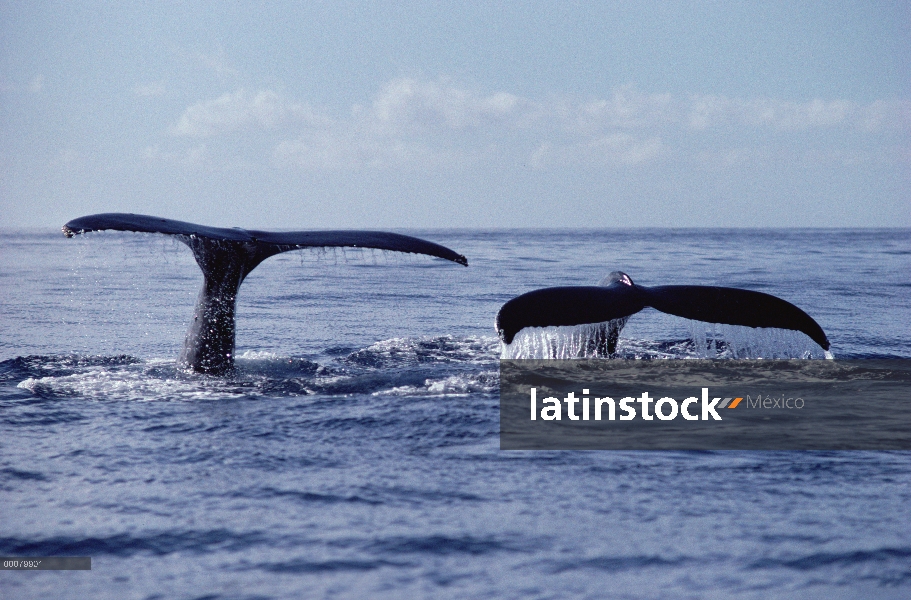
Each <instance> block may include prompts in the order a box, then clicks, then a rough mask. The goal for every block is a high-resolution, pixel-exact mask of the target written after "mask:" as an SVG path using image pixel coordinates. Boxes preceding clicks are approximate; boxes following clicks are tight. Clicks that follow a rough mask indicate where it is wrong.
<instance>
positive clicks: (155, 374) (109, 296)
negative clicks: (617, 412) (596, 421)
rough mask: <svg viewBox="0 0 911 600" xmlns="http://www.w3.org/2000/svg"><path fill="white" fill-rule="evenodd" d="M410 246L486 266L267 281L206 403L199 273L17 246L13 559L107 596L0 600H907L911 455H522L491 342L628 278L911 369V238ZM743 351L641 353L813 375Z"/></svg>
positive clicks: (9, 310)
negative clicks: (802, 323)
mask: <svg viewBox="0 0 911 600" xmlns="http://www.w3.org/2000/svg"><path fill="white" fill-rule="evenodd" d="M405 233H411V234H413V235H419V236H422V237H425V238H427V239H430V240H433V241H436V242H439V243H442V244H444V245H447V246H449V247H451V248H453V249H454V250H456V251H458V252H460V253H462V254H465V255H466V256H467V257H468V259H469V262H470V265H471V266H470V267H469V268H467V269H466V268H464V267H460V266H458V265H455V264H452V263H447V262H445V261H440V260H435V259H430V258H426V257H414V256H403V255H396V254H392V253H383V252H372V251H355V250H348V251H340V250H336V251H316V250H309V251H302V252H292V253H286V254H282V255H279V256H276V257H273V258H271V259H269V260H268V261H266V262H265V263H263V264H262V265H260V266H259V267H258V268H257V269H256V270H255V271H254V272H253V273H252V274H251V275H250V276H249V277H248V279H247V281H246V282H245V284H244V286H243V287H242V288H241V293H240V297H239V301H238V311H237V312H238V331H237V352H238V355H239V359H238V361H237V372H236V373H235V374H234V375H233V376H231V377H227V378H212V377H207V376H201V375H189V374H185V373H182V372H180V371H178V370H177V369H176V368H175V359H176V357H177V355H178V354H179V352H180V347H181V344H182V341H183V336H184V333H185V331H186V328H187V325H188V323H189V319H190V317H191V314H192V308H193V303H194V301H195V298H196V294H197V292H198V287H199V284H200V282H201V275H200V273H199V270H198V268H197V267H196V265H195V263H194V261H193V258H192V255H191V254H190V252H189V250H188V249H186V248H185V247H183V246H182V245H181V244H179V243H178V242H175V241H173V240H171V239H169V238H167V237H166V236H159V235H138V234H116V233H99V234H90V235H86V236H79V237H77V238H74V239H65V238H64V237H63V236H62V235H61V234H60V233H59V232H55V231H24V230H4V231H3V232H2V236H0V555H32V556H40V555H71V556H91V557H92V570H91V571H42V572H21V571H0V597H3V598H39V597H40V598H118V599H121V598H148V599H151V598H245V599H252V598H302V597H313V598H411V597H416V598H425V597H426V598H566V597H574V598H603V597H613V598H666V597H683V598H689V597H692V598H732V597H739V598H827V599H832V598H859V597H871V598H872V597H877V598H907V597H911V455H909V454H908V453H905V452H732V451H729V452H616V451H612V452H598V451H590V452H556V451H554V452H523V451H501V450H499V439H498V428H499V413H498V409H499V405H498V371H497V368H498V358H499V357H500V356H501V354H503V355H508V354H509V352H510V351H511V350H510V349H508V348H503V347H501V345H500V343H499V341H498V340H497V338H496V336H495V334H494V331H493V321H494V316H495V315H496V312H497V310H498V309H499V307H500V306H501V305H502V304H503V303H504V302H505V301H506V300H508V299H510V298H512V297H513V296H516V295H518V294H520V293H523V292H526V291H529V290H532V289H535V288H539V287H546V286H554V285H590V284H594V283H596V282H597V281H598V280H600V279H601V277H603V276H604V275H605V274H606V273H608V272H610V271H614V270H623V271H625V272H626V273H628V274H629V275H630V276H631V277H632V278H633V280H634V281H636V282H637V283H640V284H643V285H663V284H704V285H723V286H733V287H743V288H748V289H753V290H758V291H764V292H767V293H771V294H775V295H777V296H780V297H783V298H785V299H787V300H789V301H791V302H793V303H794V304H797V305H798V306H800V307H801V308H803V309H804V310H805V311H806V312H808V313H809V314H810V315H811V316H813V317H814V318H815V319H816V320H817V321H818V322H819V323H820V325H821V326H822V327H823V329H824V330H825V332H826V334H827V335H828V337H829V339H830V341H831V342H832V353H833V354H834V356H835V359H836V360H837V359H840V358H842V359H843V358H911V303H909V301H908V295H909V292H911V231H909V230H700V229H691V230H667V229H637V230H582V231H576V230H496V231H482V230H467V231H466V230H459V231H444V230H437V231H406V232H405ZM722 329H723V328H712V326H706V325H704V324H698V323H697V324H694V323H693V322H690V321H686V320H683V319H678V318H676V317H671V316H667V315H662V314H660V313H657V312H656V311H653V310H651V309H647V310H645V311H643V312H642V313H640V314H638V315H635V316H633V317H632V318H631V319H630V320H629V322H628V323H627V325H626V327H625V328H624V330H623V333H622V335H621V345H620V350H621V353H623V354H625V355H626V356H627V357H630V358H635V357H641V358H648V357H662V358H685V357H688V356H704V355H706V352H709V351H712V352H713V351H714V350H715V349H716V348H718V349H721V348H723V347H725V344H724V343H720V344H717V345H712V340H713V339H715V341H716V342H717V341H718V340H717V339H716V338H719V336H720V337H722V338H724V337H725V336H727V337H726V339H727V341H729V342H731V344H734V345H736V346H738V347H739V348H741V349H743V348H746V349H747V351H749V352H753V353H754V354H757V355H770V356H780V355H788V356H804V355H807V356H813V357H817V358H818V357H819V352H818V350H819V349H818V347H817V348H816V349H815V350H814V349H813V347H812V343H810V344H808V343H807V340H805V339H801V338H802V337H803V336H802V334H789V333H781V332H768V331H767V332H756V334H755V336H753V337H751V335H753V334H751V332H750V331H746V332H744V331H739V330H738V331H732V330H725V331H722ZM737 329H743V328H737ZM531 333H532V334H534V335H539V334H540V335H550V336H554V335H555V336H557V337H560V336H564V337H566V336H569V337H571V336H572V334H573V333H572V332H540V331H539V332H531ZM567 339H569V338H567ZM697 342H698V343H697ZM529 347H530V346H529ZM513 350H514V349H513ZM807 352H809V354H806V353H807ZM814 352H815V354H814Z"/></svg>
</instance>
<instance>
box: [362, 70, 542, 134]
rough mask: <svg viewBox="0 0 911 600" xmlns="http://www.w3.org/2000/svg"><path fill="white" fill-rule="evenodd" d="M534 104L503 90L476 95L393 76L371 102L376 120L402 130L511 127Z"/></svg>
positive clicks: (447, 85)
mask: <svg viewBox="0 0 911 600" xmlns="http://www.w3.org/2000/svg"><path fill="white" fill-rule="evenodd" d="M534 110H535V105H534V103H532V102H530V101H528V100H525V99H523V98H519V97H518V96H515V95H514V94H510V93H507V92H497V93H495V94H492V95H489V96H483V95H479V94H477V93H473V92H470V91H467V90H464V89H462V88H459V87H456V86H454V85H451V84H447V83H446V82H443V81H436V82H421V81H417V80H414V79H396V80H394V81H391V82H390V83H388V84H387V85H386V86H385V88H383V90H382V91H381V92H380V94H379V95H378V96H377V98H376V99H375V100H374V102H373V116H374V117H375V118H376V119H377V121H378V122H379V123H382V124H385V125H390V126H393V127H401V128H403V129H406V130H426V129H437V128H444V129H451V130H464V129H471V128H480V127H497V126H504V125H505V126H515V125H517V124H518V123H520V122H522V121H523V119H524V118H526V117H527V116H528V115H529V113H530V112H534Z"/></svg>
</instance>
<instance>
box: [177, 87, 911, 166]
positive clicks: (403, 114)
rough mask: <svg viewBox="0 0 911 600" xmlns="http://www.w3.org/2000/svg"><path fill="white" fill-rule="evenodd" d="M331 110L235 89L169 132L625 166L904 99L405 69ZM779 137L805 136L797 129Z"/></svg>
mask: <svg viewBox="0 0 911 600" xmlns="http://www.w3.org/2000/svg"><path fill="white" fill-rule="evenodd" d="M328 114H329V112H328V110H317V109H314V108H313V107H311V106H310V105H307V104H303V103H299V102H294V101H291V100H289V99H287V98H285V97H283V96H281V95H279V94H277V93H276V92H274V91H271V90H260V91H258V92H255V93H248V92H246V91H244V90H242V89H241V90H238V91H235V92H232V93H227V94H224V95H222V96H221V97H219V98H216V99H214V100H209V101H204V102H199V103H197V104H194V105H192V106H190V107H188V108H187V109H186V110H185V111H184V112H183V114H182V115H181V116H180V118H179V119H178V121H177V122H176V124H175V125H174V126H173V127H172V128H171V133H172V134H173V135H174V136H176V137H187V138H213V141H212V143H211V144H209V145H208V147H207V151H208V156H210V157H214V156H216V155H217V149H218V148H220V147H225V146H220V145H219V143H218V142H217V139H218V138H219V137H222V136H226V135H232V134H233V135H241V134H243V135H244V136H248V137H247V138H245V139H248V140H249V141H250V142H251V143H250V144H244V146H245V147H250V148H252V149H251V150H249V151H250V152H259V153H260V154H259V158H258V161H259V162H262V161H263V160H266V161H268V162H270V163H271V164H272V165H273V166H278V167H282V168H301V169H307V170H344V169H362V168H386V167H403V166H422V167H433V168H438V167H441V166H449V167H458V166H464V165H470V164H478V163H479V162H482V161H503V160H507V161H509V162H510V163H511V164H526V165H530V166H531V167H532V168H535V169H550V168H560V167H565V166H570V165H572V166H583V167H591V168H597V167H604V166H610V167H612V168H621V169H622V168H632V167H636V166H638V165H645V164H649V163H651V162H654V161H657V160H662V159H664V158H665V157H674V156H676V157H684V156H690V157H691V158H693V159H696V160H697V161H705V160H706V159H707V158H708V157H709V156H716V157H719V156H720V157H724V158H723V160H722V161H721V162H723V163H725V164H733V163H737V162H741V161H742V160H744V159H745V157H749V156H753V155H755V152H753V150H756V149H757V148H755V147H753V149H752V150H751V144H753V143H754V142H753V141H752V140H754V139H755V133H756V131H757V130H761V129H768V130H772V131H776V132H784V133H787V132H797V131H806V130H832V131H835V130H838V131H841V134H842V135H868V134H874V135H875V134H876V133H877V132H882V131H885V130H888V129H895V128H898V129H902V130H908V129H911V103H909V102H906V101H879V102H873V103H871V104H867V105H861V104H857V103H854V102H849V101H846V100H839V99H834V100H822V99H812V100H808V101H805V102H794V101H783V100H776V99H771V98H730V97H727V96H722V95H694V96H689V97H680V96H674V95H672V94H666V93H660V94H654V93H644V92H641V91H639V90H638V89H636V88H635V87H633V86H622V87H619V88H616V89H614V90H613V91H612V92H611V93H610V94H609V95H608V96H607V97H605V98H602V99H598V98H594V99H587V100H584V101H581V100H573V99H567V98H565V97H564V98H559V99H553V98H550V99H546V100H534V99H530V98H524V97H521V96H518V95H516V94H512V93H509V92H506V91H497V92H493V93H481V92H478V91H476V90H472V89H469V88H466V87H464V86H459V85H456V84H454V83H452V82H450V81H448V80H445V79H439V80H434V81H426V80H418V79H413V78H401V79H395V80H392V81H390V82H388V83H387V84H386V85H385V86H383V87H382V88H381V89H380V90H379V91H378V93H377V94H376V96H375V97H374V98H373V99H372V102H371V103H368V104H365V105H355V106H353V107H352V108H351V110H350V111H349V112H348V114H347V115H345V116H342V117H337V118H330V117H329V116H327V115H328ZM709 134H710V135H709ZM776 139H783V140H785V141H783V142H776V143H784V144H797V145H799V144H801V143H805V138H794V139H792V140H790V141H788V138H787V137H785V138H776ZM725 140H728V141H727V142H726V141H725ZM252 142H255V143H252ZM793 147H795V148H796V147H797V146H793ZM264 148H267V149H268V154H267V155H266V156H263V155H262V150H263V149H264ZM706 152H708V154H706ZM248 160H253V161H254V162H255V161H256V160H257V159H255V158H254V159H248ZM719 160H720V159H719ZM234 163H235V164H236V163H237V161H234Z"/></svg>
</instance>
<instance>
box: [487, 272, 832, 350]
mask: <svg viewBox="0 0 911 600" xmlns="http://www.w3.org/2000/svg"><path fill="white" fill-rule="evenodd" d="M646 307H652V308H654V309H656V310H660V311H661V312H663V313H668V314H671V315H675V316H678V317H683V318H685V319H694V320H697V321H708V322H710V323H724V324H727V325H745V326H747V327H777V328H781V329H793V330H795V331H801V332H803V333H805V334H807V335H808V336H809V337H810V338H811V339H812V340H813V341H814V342H816V343H817V344H819V345H820V346H821V347H822V349H823V350H828V349H829V340H828V339H827V338H826V334H825V333H824V332H823V330H822V328H821V327H820V326H819V324H818V323H817V322H816V321H814V320H813V318H812V317H810V315H808V314H807V313H805V312H804V311H802V310H801V309H799V308H797V307H796V306H794V305H793V304H791V303H790V302H787V301H785V300H782V299H781V298H778V297H776V296H772V295H770V294H764V293H762V292H753V291H750V290H741V289H738V288H726V287H712V286H705V285H662V286H656V287H645V286H641V285H636V284H635V283H633V280H632V279H630V277H629V275H627V274H626V273H622V272H620V271H615V272H614V273H611V274H610V275H609V276H608V277H606V278H605V279H604V280H602V282H601V285H598V286H578V287H552V288H543V289H540V290H534V291H531V292H528V293H526V294H522V295H521V296H517V297H515V298H513V299H512V300H510V301H509V302H507V303H506V304H504V305H503V306H502V308H500V312H499V313H497V320H496V328H497V333H498V334H499V335H500V339H502V340H503V341H504V342H505V343H507V344H511V343H512V340H513V338H514V337H515V336H516V334H517V333H518V332H519V331H521V330H522V329H524V328H526V327H549V326H561V325H584V324H589V323H603V322H606V321H613V322H614V323H612V324H611V325H610V326H605V327H604V328H602V329H607V328H609V329H610V330H609V331H603V330H602V331H599V335H598V337H599V338H603V339H599V340H597V344H598V346H599V348H601V349H602V351H601V352H600V354H613V353H614V351H615V350H616V347H617V336H618V335H619V333H620V328H622V327H623V325H624V324H625V323H626V319H627V318H628V317H629V316H630V315H633V314H635V313H637V312H639V311H640V310H642V309H643V308H646ZM602 347H603V348H602ZM603 350H606V352H604V351H603Z"/></svg>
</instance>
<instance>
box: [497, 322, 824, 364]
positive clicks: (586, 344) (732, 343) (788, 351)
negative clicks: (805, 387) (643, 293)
mask: <svg viewBox="0 0 911 600" xmlns="http://www.w3.org/2000/svg"><path fill="white" fill-rule="evenodd" d="M624 323H625V319H617V320H615V321H607V322H606V323H594V324H586V325H576V326H571V327H527V328H525V329H523V330H522V331H520V332H519V333H518V334H517V335H516V337H515V339H513V343H512V344H509V345H507V344H503V343H501V344H500V358H502V359H529V358H537V359H541V358H544V359H573V358H599V357H600V358H603V356H599V355H598V352H597V344H596V343H595V342H594V340H595V337H596V335H598V333H599V330H600V329H601V328H602V327H603V326H604V325H608V326H619V327H622V326H623V324H624ZM683 323H684V324H685V327H686V329H687V330H688V332H689V337H688V338H686V339H678V340H666V341H653V340H641V339H629V338H623V337H621V338H620V341H619V343H618V344H617V351H616V353H615V354H613V355H612V357H614V358H623V359H645V360H649V359H679V358H712V359H733V358H739V359H744V358H746V359H760V358H765V359H790V358H801V359H810V358H813V359H823V358H825V359H830V360H831V359H832V358H834V355H833V354H832V353H831V352H828V351H824V350H823V349H822V348H820V347H819V345H817V344H816V343H815V342H814V341H813V340H811V339H810V338H809V337H808V336H806V335H805V334H803V333H801V332H799V331H791V330H789V329H774V328H754V327H743V326H739V325H723V324H718V323H705V322H703V321H692V320H689V319H687V320H683Z"/></svg>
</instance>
